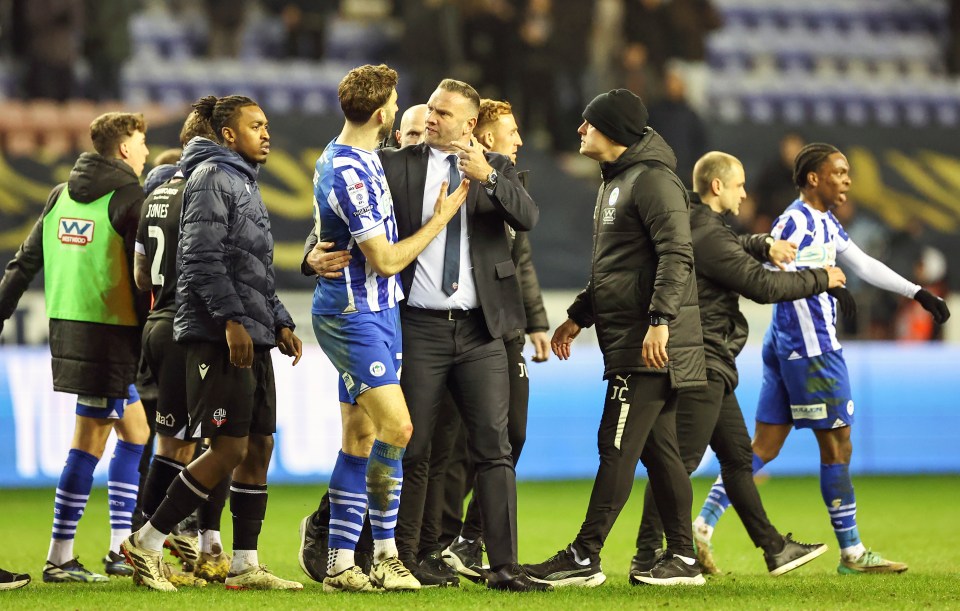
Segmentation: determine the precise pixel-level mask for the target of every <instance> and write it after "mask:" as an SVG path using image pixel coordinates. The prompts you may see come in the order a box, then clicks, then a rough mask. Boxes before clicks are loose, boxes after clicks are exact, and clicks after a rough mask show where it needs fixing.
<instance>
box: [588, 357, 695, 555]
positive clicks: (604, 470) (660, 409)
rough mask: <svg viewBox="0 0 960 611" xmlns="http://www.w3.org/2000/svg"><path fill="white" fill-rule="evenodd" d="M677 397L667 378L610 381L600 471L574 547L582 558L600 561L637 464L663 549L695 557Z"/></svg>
mask: <svg viewBox="0 0 960 611" xmlns="http://www.w3.org/2000/svg"><path fill="white" fill-rule="evenodd" d="M678 395H679V393H678V391H677V390H675V389H672V388H671V387H670V379H669V377H668V376H665V375H662V374H653V375H645V374H624V375H617V376H614V377H613V378H612V379H611V380H609V382H608V384H607V395H606V401H605V402H604V405H603V415H602V416H601V417H600V429H599V430H598V431H597V447H598V449H599V451H600V468H599V469H598V470H597V477H596V479H595V480H594V481H593V491H592V492H591V493H590V503H589V505H588V506H587V516H586V518H584V520H583V525H582V526H581V527H580V533H579V534H578V535H577V538H576V539H575V540H574V542H573V545H574V546H575V547H576V549H577V552H578V553H579V554H580V555H581V556H582V557H587V556H589V557H590V558H596V557H597V556H599V554H600V549H601V548H602V547H603V542H604V541H605V540H606V538H607V535H608V534H610V529H611V528H613V523H614V522H615V521H616V520H617V516H619V515H620V511H621V510H622V509H623V506H624V505H625V504H626V502H627V499H628V498H629V497H630V490H631V488H633V481H634V476H635V473H636V469H637V462H638V461H641V460H642V461H643V465H644V466H645V467H646V468H647V475H648V477H649V479H650V484H651V485H652V486H653V494H654V497H655V498H656V502H657V507H659V508H660V515H661V517H662V519H663V526H664V530H665V531H666V537H667V549H668V550H669V551H671V552H673V553H675V554H680V555H682V556H688V557H692V556H693V554H694V552H693V531H692V529H691V526H690V505H691V504H692V503H693V490H692V489H691V487H690V477H689V476H688V475H687V472H686V470H685V469H684V467H683V461H681V460H680V450H679V448H678V443H677V429H676V409H677V399H678Z"/></svg>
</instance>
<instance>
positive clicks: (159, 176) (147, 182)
mask: <svg viewBox="0 0 960 611" xmlns="http://www.w3.org/2000/svg"><path fill="white" fill-rule="evenodd" d="M179 170H180V167H179V166H177V165H175V164H172V163H165V164H163V165H158V166H157V167H155V168H153V169H152V170H150V172H149V173H148V174H147V177H146V178H145V179H144V180H143V193H144V195H150V194H151V193H153V192H154V190H155V189H156V188H157V187H159V186H160V185H162V184H163V183H165V182H167V181H168V180H170V179H171V178H173V177H174V176H175V175H176V173H177V172H178V171H179Z"/></svg>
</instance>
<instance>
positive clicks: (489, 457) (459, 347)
mask: <svg viewBox="0 0 960 611" xmlns="http://www.w3.org/2000/svg"><path fill="white" fill-rule="evenodd" d="M401 316H402V323H403V324H402V325H401V327H402V330H403V349H404V350H403V351H404V363H403V376H402V377H401V378H400V386H401V387H402V388H403V394H404V397H405V398H406V400H407V407H408V408H409V410H410V418H411V420H412V421H413V436H412V437H411V438H410V442H409V443H408V444H407V450H406V452H405V453H404V456H403V480H404V481H403V493H402V495H403V496H402V500H401V502H400V512H399V514H398V517H397V528H396V537H397V549H398V551H399V552H400V557H401V558H402V559H413V558H415V557H416V555H417V552H418V551H419V548H420V529H421V525H422V522H423V510H424V505H425V503H426V496H427V480H428V474H429V469H430V453H431V446H432V442H433V433H434V427H435V426H436V423H437V419H438V414H439V412H440V410H441V409H442V405H443V396H444V392H445V391H446V390H447V389H449V390H450V393H451V394H452V396H453V400H454V402H455V403H456V405H457V407H458V409H459V412H460V417H461V419H462V420H463V423H464V426H465V427H466V429H467V448H468V450H469V453H470V458H471V460H472V461H473V463H474V465H475V467H476V473H477V475H476V487H477V490H478V492H479V494H480V503H481V505H480V510H481V512H482V514H483V523H484V524H485V525H486V526H487V529H486V543H487V556H488V557H489V559H490V565H491V567H499V566H502V565H506V564H513V563H515V562H516V561H517V482H516V474H515V472H514V469H513V458H512V456H511V453H510V442H509V441H508V439H507V412H508V404H509V377H508V375H507V357H506V351H505V349H504V347H503V341H502V340H500V339H493V338H491V337H490V334H489V333H488V332H487V328H486V324H485V322H484V319H483V315H482V313H481V312H480V311H479V310H477V311H476V312H475V313H474V314H473V315H471V316H469V317H468V318H466V319H463V320H446V319H440V318H435V317H433V316H430V315H428V314H427V313H424V312H423V311H420V310H418V309H416V308H404V309H403V310H401Z"/></svg>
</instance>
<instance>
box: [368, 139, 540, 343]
mask: <svg viewBox="0 0 960 611" xmlns="http://www.w3.org/2000/svg"><path fill="white" fill-rule="evenodd" d="M377 152H378V154H379V155H380V160H381V161H382V163H383V170H384V172H385V173H386V177H387V184H388V185H389V186H390V193H391V195H392V196H393V205H394V210H395V213H396V217H397V231H398V234H399V237H400V239H401V240H402V239H404V238H406V237H409V236H410V235H411V234H413V233H415V232H416V231H417V230H418V229H420V227H421V225H422V222H421V218H422V215H423V200H424V188H425V184H426V179H427V161H428V159H429V147H428V146H427V145H426V144H417V145H413V146H406V147H403V148H401V149H389V148H388V149H380V150H379V151H377ZM485 155H486V158H487V163H489V164H490V165H491V166H493V168H495V169H496V170H497V173H498V174H499V180H498V181H497V186H496V188H495V189H494V192H493V195H488V194H487V192H486V190H485V189H484V188H483V187H481V186H480V183H479V181H472V182H471V183H470V190H469V192H468V194H467V201H466V203H464V205H463V207H464V210H466V213H467V226H468V228H469V232H470V256H471V258H472V259H473V277H474V281H475V282H476V286H477V296H478V298H479V300H480V307H481V309H482V310H483V317H484V320H485V321H486V324H487V330H488V331H489V333H490V335H491V337H494V338H499V337H501V336H502V335H503V334H504V333H508V332H510V331H512V330H514V329H524V328H526V326H527V322H526V316H525V314H524V308H523V299H522V296H521V292H520V283H519V281H518V278H517V268H516V265H515V264H514V262H513V259H512V258H511V256H510V247H511V244H510V242H509V239H508V235H507V232H506V231H504V229H503V223H504V222H506V223H507V224H508V225H510V227H512V228H513V229H515V230H517V231H530V230H531V229H533V227H534V226H535V225H536V224H537V220H538V219H539V216H540V211H539V209H538V208H537V205H536V204H535V203H534V201H533V199H531V197H530V195H529V194H528V193H527V192H526V190H524V188H523V187H522V186H521V185H520V180H519V178H518V177H517V170H516V168H515V167H514V166H513V163H512V162H511V161H510V159H509V158H508V157H506V156H505V155H500V154H498V153H485ZM416 269H417V266H416V264H415V263H414V264H411V265H409V266H407V268H406V269H404V270H403V271H402V272H400V279H401V281H402V282H403V290H404V293H406V294H407V295H409V294H410V289H411V287H412V286H413V276H414V274H415V273H416Z"/></svg>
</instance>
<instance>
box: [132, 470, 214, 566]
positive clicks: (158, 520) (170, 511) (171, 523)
mask: <svg viewBox="0 0 960 611" xmlns="http://www.w3.org/2000/svg"><path fill="white" fill-rule="evenodd" d="M209 496H210V491H209V490H207V489H206V488H205V487H204V486H203V484H201V483H200V482H198V481H197V480H196V479H195V478H194V477H193V476H192V475H190V470H189V469H184V470H183V471H181V472H180V475H178V476H177V477H175V478H173V482H172V483H171V484H170V487H169V488H167V496H166V498H165V499H164V500H163V502H162V503H160V507H158V508H157V510H156V511H155V512H154V514H153V516H152V517H151V518H150V521H149V522H148V523H147V525H149V526H151V527H152V529H151V530H147V529H146V526H147V525H145V526H144V528H142V529H140V531H139V532H141V536H138V538H137V541H138V545H142V546H143V547H145V548H147V549H152V550H154V551H159V550H160V549H161V548H162V547H163V540H160V542H159V545H158V544H157V540H156V539H157V533H159V534H162V535H163V536H164V537H166V535H168V534H170V533H171V532H173V529H174V527H176V525H177V524H179V523H180V522H182V521H183V520H184V518H186V517H187V516H189V515H190V514H191V513H193V512H194V510H196V508H197V507H199V506H200V503H202V502H204V501H205V500H207V498H208V497H209ZM154 530H155V531H156V532H154ZM148 533H149V534H148Z"/></svg>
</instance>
